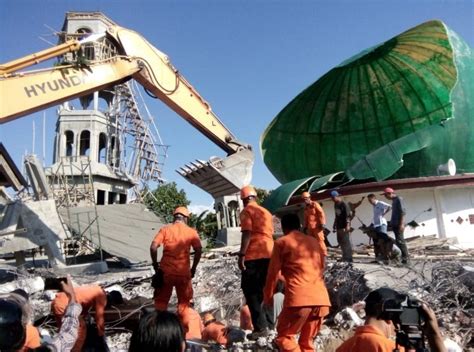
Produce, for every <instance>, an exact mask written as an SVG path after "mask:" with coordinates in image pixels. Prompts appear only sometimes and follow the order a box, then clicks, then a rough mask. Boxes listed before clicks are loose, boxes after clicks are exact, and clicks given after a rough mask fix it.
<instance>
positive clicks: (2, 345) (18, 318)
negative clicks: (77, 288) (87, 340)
mask: <svg viewBox="0 0 474 352" xmlns="http://www.w3.org/2000/svg"><path fill="white" fill-rule="evenodd" d="M60 285H61V289H62V291H63V292H64V294H65V295H66V296H67V300H68V304H67V307H66V311H65V314H64V316H63V318H62V325H61V329H60V330H59V333H58V334H57V335H56V336H55V337H54V338H53V340H52V341H51V342H50V343H44V344H42V345H41V346H39V347H36V348H35V349H31V350H32V351H41V352H43V351H53V352H56V351H57V352H69V351H71V349H72V348H73V346H74V343H75V342H76V339H77V335H78V329H79V315H80V314H81V311H82V307H81V305H80V304H78V303H77V300H76V295H75V292H74V288H73V285H72V282H71V278H70V277H69V276H68V277H67V281H66V282H61V283H60ZM27 314H28V313H27V312H26V311H25V309H24V307H23V305H22V304H19V303H18V301H16V300H12V299H10V298H9V297H6V298H1V299H0V351H18V352H19V351H22V350H23V346H24V345H25V341H26V339H27V324H28V320H27V319H26V318H27Z"/></svg>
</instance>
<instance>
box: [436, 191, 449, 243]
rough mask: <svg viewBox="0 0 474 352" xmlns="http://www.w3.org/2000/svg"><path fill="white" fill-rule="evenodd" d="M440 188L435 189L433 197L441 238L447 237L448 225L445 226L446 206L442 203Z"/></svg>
mask: <svg viewBox="0 0 474 352" xmlns="http://www.w3.org/2000/svg"><path fill="white" fill-rule="evenodd" d="M440 193H441V190H440V189H439V188H435V189H433V198H434V201H435V206H436V222H437V225H438V236H439V238H446V227H445V226H444V208H443V203H442V199H441V198H442V195H441V194H440Z"/></svg>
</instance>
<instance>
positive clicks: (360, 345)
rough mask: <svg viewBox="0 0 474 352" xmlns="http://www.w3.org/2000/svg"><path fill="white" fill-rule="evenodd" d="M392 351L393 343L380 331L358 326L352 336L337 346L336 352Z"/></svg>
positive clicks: (371, 327)
mask: <svg viewBox="0 0 474 352" xmlns="http://www.w3.org/2000/svg"><path fill="white" fill-rule="evenodd" d="M394 349H395V342H394V341H393V340H390V339H388V338H387V337H385V335H384V334H383V332H382V331H380V330H379V329H377V328H376V327H375V326H372V325H364V326H359V327H358V328H357V329H356V331H355V334H354V336H352V337H351V338H350V339H348V340H346V341H345V342H344V343H343V344H342V345H341V346H339V347H338V348H337V349H336V352H392V351H393V350H394ZM400 350H402V349H401V348H400Z"/></svg>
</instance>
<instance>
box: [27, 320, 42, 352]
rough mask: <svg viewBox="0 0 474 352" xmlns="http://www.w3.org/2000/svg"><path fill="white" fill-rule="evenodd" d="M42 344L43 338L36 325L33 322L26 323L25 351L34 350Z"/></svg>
mask: <svg viewBox="0 0 474 352" xmlns="http://www.w3.org/2000/svg"><path fill="white" fill-rule="evenodd" d="M40 345H41V338H40V334H39V331H38V328H37V327H36V326H33V325H32V324H31V323H28V324H26V339H25V344H24V345H23V351H28V350H30V349H31V350H33V349H35V348H37V347H39V346H40Z"/></svg>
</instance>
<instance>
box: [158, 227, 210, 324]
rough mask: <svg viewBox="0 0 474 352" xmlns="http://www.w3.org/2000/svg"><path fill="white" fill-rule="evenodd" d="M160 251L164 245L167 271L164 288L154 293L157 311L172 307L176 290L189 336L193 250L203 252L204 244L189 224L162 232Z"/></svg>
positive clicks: (163, 266)
mask: <svg viewBox="0 0 474 352" xmlns="http://www.w3.org/2000/svg"><path fill="white" fill-rule="evenodd" d="M153 243H155V245H157V247H159V246H161V245H163V257H162V258H161V261H160V268H161V270H163V286H162V287H161V288H158V289H156V290H155V292H154V300H155V308H156V309H157V310H167V309H168V303H169V301H170V298H171V294H172V292H173V287H174V288H175V289H176V295H177V296H178V316H179V317H180V319H181V322H182V324H183V327H184V330H185V333H187V332H188V330H189V316H188V310H189V302H190V301H191V299H192V298H193V287H192V285H191V264H190V259H189V256H190V249H191V247H193V249H194V250H198V249H201V248H202V246H201V240H200V239H199V235H198V233H197V232H196V230H195V229H193V228H191V227H189V226H188V225H186V224H185V223H182V222H175V223H174V224H171V225H168V226H165V227H163V228H161V229H160V231H159V232H158V234H157V235H156V236H155V238H154V239H153Z"/></svg>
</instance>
